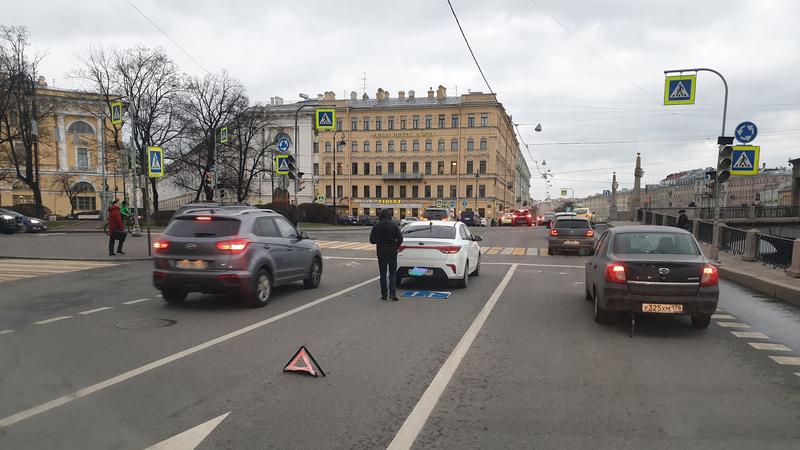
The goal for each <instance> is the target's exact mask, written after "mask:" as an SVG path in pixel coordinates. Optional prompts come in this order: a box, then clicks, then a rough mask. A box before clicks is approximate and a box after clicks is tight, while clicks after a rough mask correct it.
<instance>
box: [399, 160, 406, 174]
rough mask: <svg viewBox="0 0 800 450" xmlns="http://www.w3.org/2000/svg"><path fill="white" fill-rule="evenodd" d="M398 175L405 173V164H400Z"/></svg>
mask: <svg viewBox="0 0 800 450" xmlns="http://www.w3.org/2000/svg"><path fill="white" fill-rule="evenodd" d="M400 173H406V163H404V162H401V163H400Z"/></svg>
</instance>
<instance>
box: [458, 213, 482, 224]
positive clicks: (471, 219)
mask: <svg viewBox="0 0 800 450" xmlns="http://www.w3.org/2000/svg"><path fill="white" fill-rule="evenodd" d="M480 220H481V216H480V215H478V213H476V212H475V211H461V223H463V224H465V225H467V226H470V227H477V226H479V225H480Z"/></svg>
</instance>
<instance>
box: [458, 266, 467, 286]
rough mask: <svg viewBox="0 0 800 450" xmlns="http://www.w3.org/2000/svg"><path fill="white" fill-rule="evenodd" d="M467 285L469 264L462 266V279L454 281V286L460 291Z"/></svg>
mask: <svg viewBox="0 0 800 450" xmlns="http://www.w3.org/2000/svg"><path fill="white" fill-rule="evenodd" d="M467 285H469V263H467V264H466V265H465V266H464V277H462V278H460V279H458V280H456V286H457V287H458V288H460V289H464V288H466V287H467Z"/></svg>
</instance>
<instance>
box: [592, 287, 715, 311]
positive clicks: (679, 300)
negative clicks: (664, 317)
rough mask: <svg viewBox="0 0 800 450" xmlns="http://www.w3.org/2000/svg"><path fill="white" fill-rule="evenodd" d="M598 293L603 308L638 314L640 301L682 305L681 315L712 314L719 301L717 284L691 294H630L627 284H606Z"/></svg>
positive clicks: (640, 306)
mask: <svg viewBox="0 0 800 450" xmlns="http://www.w3.org/2000/svg"><path fill="white" fill-rule="evenodd" d="M599 294H600V297H599V299H598V300H599V301H600V306H602V307H603V309H605V310H608V311H617V312H629V313H639V314H642V303H661V304H665V303H666V304H679V305H683V313H679V314H682V315H695V314H713V313H714V312H715V311H716V310H717V304H718V303H719V288H718V287H717V286H705V287H701V288H700V289H699V290H698V291H697V293H696V294H695V295H692V296H664V295H641V294H632V293H630V292H629V291H628V287H627V285H624V284H619V285H611V284H607V285H606V286H605V287H604V288H603V290H602V292H600V293H599ZM659 314H660V313H659Z"/></svg>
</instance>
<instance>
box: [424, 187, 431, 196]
mask: <svg viewBox="0 0 800 450" xmlns="http://www.w3.org/2000/svg"><path fill="white" fill-rule="evenodd" d="M425 198H431V187H430V186H429V185H425Z"/></svg>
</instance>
